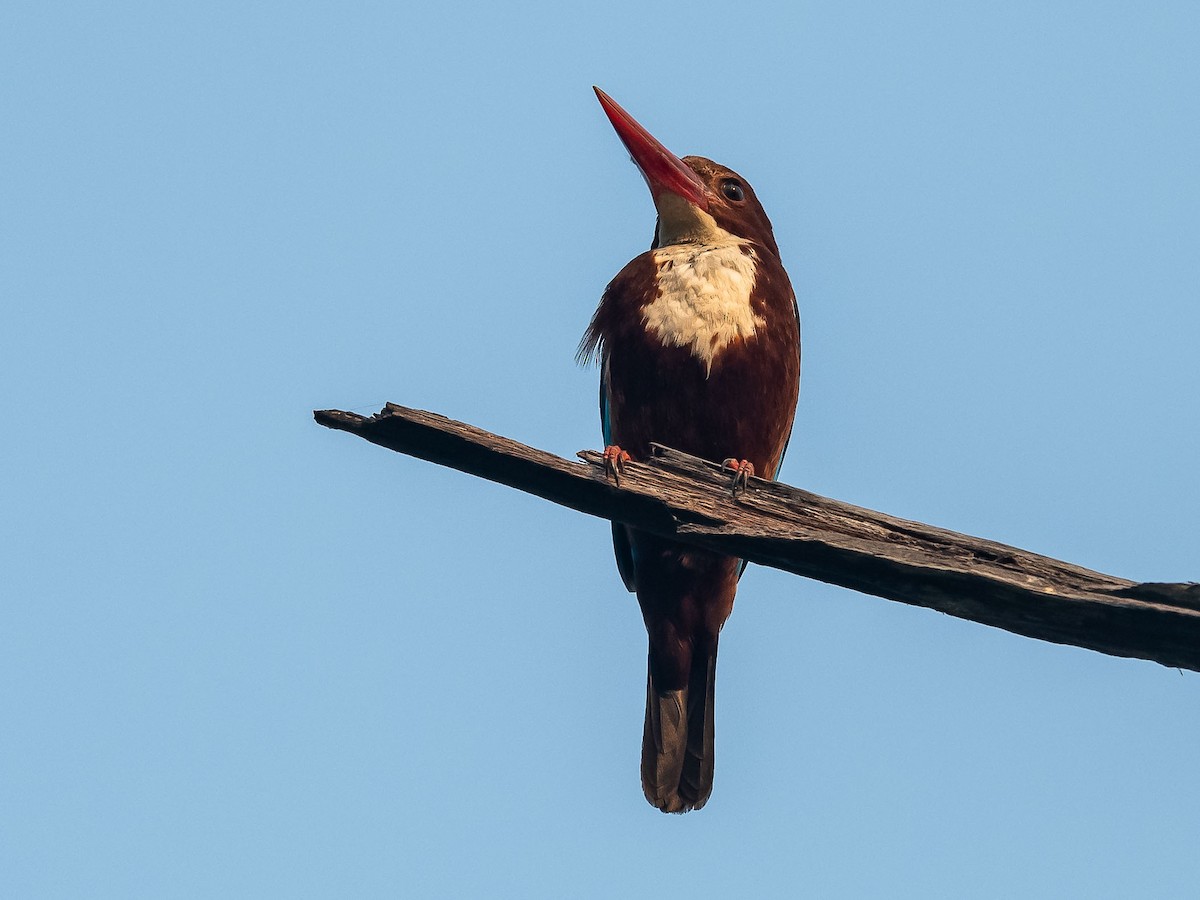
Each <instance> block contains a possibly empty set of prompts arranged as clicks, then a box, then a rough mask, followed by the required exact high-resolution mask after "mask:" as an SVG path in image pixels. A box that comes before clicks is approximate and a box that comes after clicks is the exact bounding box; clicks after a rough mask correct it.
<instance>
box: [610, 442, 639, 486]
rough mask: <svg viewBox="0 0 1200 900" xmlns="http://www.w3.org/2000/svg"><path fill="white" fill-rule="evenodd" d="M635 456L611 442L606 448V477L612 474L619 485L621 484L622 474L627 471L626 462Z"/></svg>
mask: <svg viewBox="0 0 1200 900" xmlns="http://www.w3.org/2000/svg"><path fill="white" fill-rule="evenodd" d="M632 458H633V457H631V456H630V455H629V454H628V453H626V452H625V451H624V450H622V449H621V448H620V447H618V446H617V445H616V444H610V445H609V446H607V447H605V448H604V477H605V478H607V477H608V476H609V475H611V476H612V479H613V481H614V482H615V483H616V485H617V487H620V486H621V474H622V473H623V472H624V471H625V463H627V462H629V461H630V460H631V459H632Z"/></svg>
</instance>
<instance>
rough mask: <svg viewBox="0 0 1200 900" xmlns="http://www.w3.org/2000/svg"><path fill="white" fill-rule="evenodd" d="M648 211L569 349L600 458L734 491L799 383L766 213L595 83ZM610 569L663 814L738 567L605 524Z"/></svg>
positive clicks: (771, 462)
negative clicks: (631, 625)
mask: <svg viewBox="0 0 1200 900" xmlns="http://www.w3.org/2000/svg"><path fill="white" fill-rule="evenodd" d="M595 90H596V96H597V97H599V99H600V104H601V106H603V107H604V111H605V113H607V115H608V118H609V120H610V121H611V122H612V125H613V127H614V128H615V129H616V131H617V134H618V135H619V136H620V138H621V141H622V142H623V143H624V144H625V147H626V148H627V149H628V150H629V153H630V154H631V155H632V157H633V161H634V163H636V164H637V166H638V168H639V169H640V170H641V172H642V175H643V176H644V177H645V179H646V183H647V185H648V186H649V188H650V194H651V196H652V197H653V198H654V205H655V207H656V209H657V211H658V221H657V224H656V226H655V230H654V242H653V244H652V245H651V249H650V250H649V251H648V252H646V253H643V254H641V255H640V256H637V257H635V258H634V259H633V260H632V261H631V262H630V263H629V264H628V265H626V266H625V268H623V269H622V270H621V271H620V272H619V273H618V274H617V276H616V278H614V279H613V280H612V282H611V283H610V284H609V285H608V288H607V289H606V290H605V292H604V295H603V297H602V298H601V300H600V305H599V307H598V308H597V310H596V313H595V315H594V316H593V317H592V321H591V325H590V326H589V327H588V329H587V332H586V333H585V334H584V337H583V340H582V341H581V343H580V347H579V357H580V359H581V361H585V362H586V361H588V360H590V359H593V358H595V359H598V361H599V363H600V369H601V377H600V418H601V423H602V428H603V431H604V443H605V445H606V447H605V460H606V464H607V465H608V466H609V467H610V469H611V472H612V474H613V476H614V478H617V479H618V483H619V473H620V471H621V467H622V465H623V463H624V462H625V461H626V460H629V459H635V460H636V459H644V458H646V457H647V456H648V455H649V453H650V443H651V441H654V442H657V443H660V444H666V445H668V446H670V447H673V448H676V449H678V450H683V451H685V452H687V453H691V454H693V455H695V456H699V457H703V458H705V459H709V460H713V461H715V462H724V463H725V465H727V466H729V467H730V468H731V470H732V472H731V474H732V477H733V489H734V492H735V493H736V491H737V490H738V487H739V486H741V487H743V488H744V487H745V484H746V478H747V476H748V475H753V474H757V475H760V476H762V477H765V478H774V477H775V473H776V472H777V471H778V469H779V464H780V462H781V461H782V460H783V454H784V450H785V449H786V448H787V443H788V437H789V435H790V434H791V430H792V420H793V418H794V416H795V412H796V401H797V398H798V396H799V392H800V319H799V313H798V311H797V308H796V299H795V295H794V294H793V292H792V287H791V283H790V282H789V281H788V277H787V273H786V272H784V270H783V265H782V264H781V263H780V260H779V248H778V247H777V246H776V244H775V237H774V234H773V233H772V231H771V223H770V221H768V219H767V215H766V213H765V212H763V208H762V206H761V205H760V204H759V202H758V198H757V197H755V195H754V191H753V189H751V187H750V185H749V183H747V181H746V179H744V178H742V177H741V176H740V175H738V174H737V173H736V172H734V171H733V170H731V169H727V168H725V167H724V166H722V165H718V164H717V163H715V162H713V161H711V160H708V159H705V158H704V157H701V156H686V157H684V158H683V159H680V158H679V157H677V156H675V155H674V154H672V153H671V152H670V151H669V150H667V148H666V147H664V146H663V145H662V144H660V143H659V142H658V141H657V140H655V139H654V138H653V137H652V136H651V135H650V133H649V132H648V131H646V129H644V128H643V127H642V126H641V125H639V124H638V123H637V122H636V121H634V119H633V118H632V117H631V116H630V115H629V114H628V113H627V112H625V110H623V109H622V108H621V107H620V106H618V105H617V104H616V103H615V102H614V101H613V100H612V98H611V97H609V96H608V95H607V94H605V93H604V92H603V91H602V90H600V89H599V88H596V89H595ZM613 546H614V549H615V550H616V556H617V568H618V569H619V570H620V573H621V577H622V579H623V580H624V582H625V586H626V587H628V588H629V590H630V591H636V592H637V597H638V603H639V605H640V606H641V609H642V617H643V619H644V620H645V623H646V630H647V632H648V633H649V637H650V653H649V672H648V676H647V683H646V724H645V730H644V733H643V738H642V789H643V791H644V792H645V794H646V799H647V800H649V801H650V803H651V804H652V805H654V806H656V807H658V808H659V809H661V810H662V811H663V812H687V811H688V810H690V809H699V808H700V807H702V806H703V805H704V804H705V802H706V801H707V800H708V797H709V794H710V793H711V792H712V781H713V684H714V677H715V674H716V662H717V637H718V635H719V634H720V631H721V626H722V625H723V624H724V623H725V620H726V619H727V618H728V617H729V614H730V612H731V611H732V610H733V596H734V593H735V591H736V590H737V583H738V578H739V576H740V575H741V570H742V569H743V568H744V563H742V562H741V561H740V560H738V559H735V558H733V557H728V556H721V555H718V554H715V553H709V552H706V551H703V550H698V549H696V548H694V547H687V546H685V545H682V544H678V543H675V542H673V541H670V540H666V539H664V538H660V537H657V536H655V535H652V534H648V533H646V532H642V531H638V530H637V529H633V528H628V527H626V526H624V525H620V524H616V523H614V524H613Z"/></svg>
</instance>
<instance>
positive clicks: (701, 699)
mask: <svg viewBox="0 0 1200 900" xmlns="http://www.w3.org/2000/svg"><path fill="white" fill-rule="evenodd" d="M650 654H651V660H650V666H649V673H648V674H647V676H646V726H645V730H644V731H643V732H642V790H643V791H644V792H645V794H646V799H647V800H649V801H650V803H651V805H653V806H657V807H658V808H659V809H661V810H662V811H663V812H672V813H684V812H687V811H688V810H691V809H700V807H702V806H704V804H705V803H706V802H708V796H709V794H711V793H712V786H713V697H714V686H715V684H716V676H717V644H716V640H715V639H714V640H713V642H712V646H711V648H704V649H701V648H699V647H697V648H696V649H695V651H694V653H693V655H692V662H691V669H690V674H689V677H688V684H687V687H685V688H681V689H678V690H666V691H660V690H658V689H656V688H655V685H654V669H655V666H654V660H653V654H654V648H653V647H651V648H650Z"/></svg>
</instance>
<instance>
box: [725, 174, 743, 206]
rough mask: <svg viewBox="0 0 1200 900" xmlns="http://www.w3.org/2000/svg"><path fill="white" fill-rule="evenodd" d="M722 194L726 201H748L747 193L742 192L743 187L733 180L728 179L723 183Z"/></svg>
mask: <svg viewBox="0 0 1200 900" xmlns="http://www.w3.org/2000/svg"><path fill="white" fill-rule="evenodd" d="M721 193H722V194H724V195H725V197H726V199H728V200H733V201H734V202H740V201H742V200H745V199H746V193H745V192H744V191H743V190H742V186H741V185H740V184H738V183H737V182H736V181H734V180H733V179H732V178H726V179H725V180H724V181H722V182H721Z"/></svg>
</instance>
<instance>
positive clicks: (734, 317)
mask: <svg viewBox="0 0 1200 900" xmlns="http://www.w3.org/2000/svg"><path fill="white" fill-rule="evenodd" d="M757 260H758V257H757V255H756V254H755V252H754V249H753V248H752V247H748V246H747V244H746V242H745V241H742V240H739V239H737V238H735V237H733V236H732V235H728V234H727V236H726V237H725V238H723V239H721V240H719V241H715V242H713V243H703V244H672V245H670V246H667V247H660V248H659V249H657V250H655V251H654V262H655V264H656V265H657V266H658V297H657V298H655V299H654V300H653V301H651V302H650V303H649V304H647V305H646V306H645V307H643V308H642V316H643V320H644V321H645V323H646V328H647V329H648V330H649V331H651V332H653V333H654V334H655V335H656V336H657V337H658V339H659V340H660V341H662V343H663V346H665V347H687V348H688V350H690V351H691V353H692V356H694V357H696V359H698V360H699V361H700V362H701V363H703V364H704V370H705V374H706V375H707V374H709V373H711V372H712V364H713V360H714V359H715V358H716V357H717V355H718V354H719V353H720V352H721V351H722V350H724V349H725V348H726V347H727V346H728V345H729V344H730V342H732V341H734V340H735V339H737V338H743V339H745V338H749V337H750V336H752V335H753V334H754V333H755V331H757V330H758V329H759V328H762V327H763V326H765V325H766V321H765V320H764V319H763V318H762V316H756V315H754V313H753V311H752V310H751V309H750V292H751V291H752V290H754V278H755V271H756V268H757V267H756V263H757Z"/></svg>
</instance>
